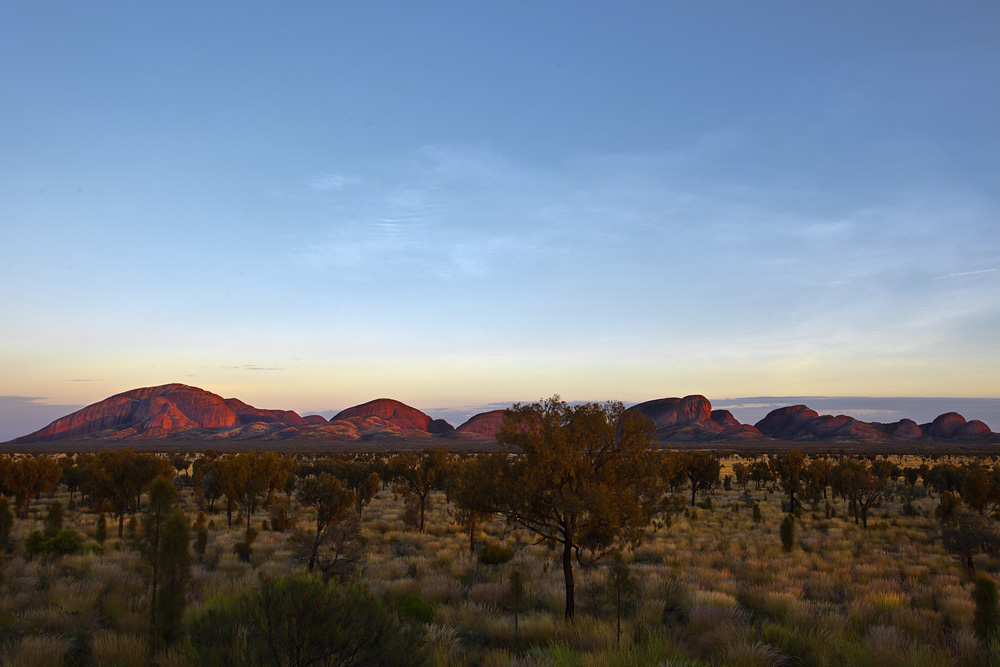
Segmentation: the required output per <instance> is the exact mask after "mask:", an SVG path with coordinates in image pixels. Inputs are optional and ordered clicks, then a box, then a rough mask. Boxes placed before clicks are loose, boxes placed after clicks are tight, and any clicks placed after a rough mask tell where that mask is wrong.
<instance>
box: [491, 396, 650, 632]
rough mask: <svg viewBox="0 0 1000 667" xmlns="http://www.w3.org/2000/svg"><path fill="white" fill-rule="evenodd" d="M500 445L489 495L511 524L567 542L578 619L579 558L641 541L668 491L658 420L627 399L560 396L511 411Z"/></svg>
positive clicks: (569, 591)
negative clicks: (573, 402) (658, 450)
mask: <svg viewBox="0 0 1000 667" xmlns="http://www.w3.org/2000/svg"><path fill="white" fill-rule="evenodd" d="M497 443H498V444H499V445H500V446H501V447H502V448H503V451H502V452H500V453H497V454H494V455H492V456H493V458H494V464H495V465H496V466H497V470H498V474H497V475H495V476H494V478H493V480H492V486H493V488H492V489H491V490H490V493H493V494H495V498H496V499H497V509H499V510H500V511H501V512H502V513H503V514H504V515H505V516H506V518H507V520H508V521H509V522H510V523H512V524H514V525H517V526H520V527H522V528H525V529H527V530H529V531H531V532H533V533H535V534H536V535H538V537H539V538H540V541H545V542H548V543H550V544H556V545H562V566H563V579H564V581H565V591H566V609H565V617H566V618H567V619H572V618H573V614H574V611H575V594H574V591H575V589H574V581H573V564H574V561H575V562H576V563H578V564H580V565H581V566H589V565H591V564H593V563H595V562H596V561H598V560H599V559H601V558H603V557H604V556H606V555H608V554H610V553H612V552H614V551H617V550H619V549H622V548H627V547H634V546H636V545H638V544H640V543H641V542H642V539H643V537H644V534H645V530H646V527H647V526H648V525H649V523H650V521H651V519H652V517H653V515H654V514H655V512H656V510H657V507H658V504H659V502H660V499H661V497H662V496H663V492H664V481H663V478H662V476H661V475H660V474H659V472H660V470H659V465H658V461H657V457H656V454H655V451H654V449H653V446H654V445H653V425H652V423H651V422H650V421H649V420H647V419H646V418H645V417H643V416H642V415H640V414H638V413H635V412H629V411H626V410H625V407H624V406H623V405H622V404H621V403H617V402H611V403H605V404H596V403H587V404H583V405H577V406H570V405H568V404H567V403H565V402H564V401H562V400H560V398H559V397H558V396H553V397H552V398H550V399H547V400H545V401H542V402H540V403H534V404H531V405H520V404H516V405H514V406H513V407H512V408H511V409H510V410H508V411H507V414H506V416H505V418H504V422H503V425H502V426H501V428H500V432H499V433H498V434H497Z"/></svg>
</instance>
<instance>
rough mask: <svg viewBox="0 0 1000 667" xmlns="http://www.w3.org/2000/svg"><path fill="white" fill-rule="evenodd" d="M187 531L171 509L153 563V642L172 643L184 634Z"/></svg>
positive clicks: (184, 522)
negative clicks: (156, 591) (156, 565)
mask: <svg viewBox="0 0 1000 667" xmlns="http://www.w3.org/2000/svg"><path fill="white" fill-rule="evenodd" d="M190 544H191V529H190V526H189V525H188V518H187V515H186V514H184V512H183V511H182V510H181V509H179V508H178V509H175V510H174V511H173V512H171V514H170V516H169V517H167V520H166V521H165V522H164V524H163V532H162V536H161V538H160V540H159V545H158V555H157V561H158V562H159V570H158V577H159V583H160V589H161V590H160V595H159V597H158V598H156V599H155V601H154V602H153V604H154V605H155V616H154V622H153V635H154V639H155V640H156V641H157V642H163V643H166V644H173V643H174V642H176V641H177V640H179V639H181V637H182V636H183V633H184V607H185V594H186V592H187V585H188V580H189V579H190V578H191V552H190Z"/></svg>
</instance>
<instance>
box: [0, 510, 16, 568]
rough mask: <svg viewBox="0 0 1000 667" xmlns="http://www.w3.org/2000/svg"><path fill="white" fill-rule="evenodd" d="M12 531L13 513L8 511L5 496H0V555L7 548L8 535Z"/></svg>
mask: <svg viewBox="0 0 1000 667" xmlns="http://www.w3.org/2000/svg"><path fill="white" fill-rule="evenodd" d="M13 530H14V512H12V511H11V509H10V501H9V500H7V496H0V554H2V553H3V552H4V551H5V550H6V548H7V542H8V541H9V540H10V533H11V531H13Z"/></svg>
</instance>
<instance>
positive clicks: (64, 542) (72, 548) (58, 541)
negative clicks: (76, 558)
mask: <svg viewBox="0 0 1000 667" xmlns="http://www.w3.org/2000/svg"><path fill="white" fill-rule="evenodd" d="M24 546H25V549H27V551H28V556H29V557H32V558H33V557H35V556H38V555H41V554H52V555H55V556H66V555H68V554H75V553H78V552H79V551H80V548H81V547H82V546H83V536H82V535H80V533H78V532H76V531H75V530H73V529H72V528H63V529H62V530H60V531H59V532H57V533H56V534H55V535H51V536H48V535H46V534H45V533H42V532H41V531H38V530H36V531H33V532H32V533H31V534H30V535H28V539H27V540H26V541H25V543H24Z"/></svg>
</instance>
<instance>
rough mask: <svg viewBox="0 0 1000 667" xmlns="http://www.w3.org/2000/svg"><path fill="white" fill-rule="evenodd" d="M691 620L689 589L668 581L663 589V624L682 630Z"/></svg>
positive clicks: (676, 582) (678, 583)
mask: <svg viewBox="0 0 1000 667" xmlns="http://www.w3.org/2000/svg"><path fill="white" fill-rule="evenodd" d="M690 618H691V613H690V603H689V596H688V592H687V589H686V588H684V586H683V585H682V584H681V583H680V582H678V581H673V580H671V581H668V582H667V584H666V586H665V587H664V589H663V624H664V625H665V626H667V627H668V628H680V627H684V626H686V625H687V624H688V621H689V620H690Z"/></svg>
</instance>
